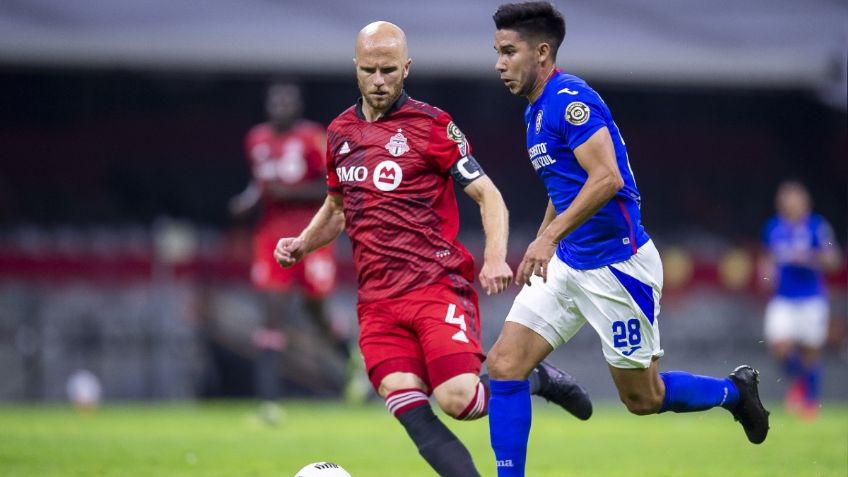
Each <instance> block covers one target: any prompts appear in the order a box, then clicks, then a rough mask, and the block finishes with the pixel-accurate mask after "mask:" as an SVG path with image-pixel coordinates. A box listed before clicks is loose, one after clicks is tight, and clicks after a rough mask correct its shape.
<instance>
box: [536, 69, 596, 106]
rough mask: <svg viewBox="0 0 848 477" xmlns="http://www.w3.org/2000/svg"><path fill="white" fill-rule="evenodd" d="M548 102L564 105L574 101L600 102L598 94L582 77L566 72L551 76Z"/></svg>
mask: <svg viewBox="0 0 848 477" xmlns="http://www.w3.org/2000/svg"><path fill="white" fill-rule="evenodd" d="M551 81H552V84H551V85H550V86H551V89H550V91H551V92H550V93H549V94H546V96H547V98H548V102H550V103H553V104H556V105H559V106H561V107H565V106H566V105H568V104H571V103H574V102H581V103H585V104H602V103H603V101H602V100H601V97H600V95H599V94H598V93H597V91H595V90H594V89H592V87H591V86H589V84H588V83H586V81H585V80H583V78H580V77H579V76H575V75H572V74H568V73H559V74H557V75H556V76H554V77H553V78H551Z"/></svg>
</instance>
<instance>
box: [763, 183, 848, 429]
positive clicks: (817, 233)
mask: <svg viewBox="0 0 848 477" xmlns="http://www.w3.org/2000/svg"><path fill="white" fill-rule="evenodd" d="M775 205H776V207H777V215H775V216H774V217H772V218H771V219H770V220H769V221H768V222H767V223H766V226H765V229H764V230H763V243H764V246H765V248H766V252H767V253H766V254H765V255H764V260H763V262H762V263H761V267H762V269H763V273H764V275H765V277H766V278H770V279H769V280H767V281H766V283H773V284H774V286H775V290H774V297H773V298H772V299H771V301H769V304H768V307H767V308H766V317H765V337H766V341H767V342H768V345H769V348H770V349H771V352H772V354H773V355H774V356H775V357H776V358H777V359H778V361H780V363H781V365H782V366H783V369H784V371H785V373H786V374H787V376H788V377H789V379H790V383H791V384H790V387H789V390H788V392H787V394H786V405H787V408H788V410H789V411H792V412H797V413H800V414H801V415H802V416H803V417H805V418H808V419H812V418H815V417H816V416H817V415H818V409H819V401H820V396H821V384H820V383H821V366H820V364H819V358H820V355H821V349H822V346H823V345H824V342H825V340H826V339H827V329H828V322H829V319H830V307H829V304H828V301H827V295H826V291H825V283H824V276H823V272H824V271H829V270H834V269H836V268H838V267H839V265H840V263H841V260H842V259H841V253H839V247H838V245H837V244H836V241H835V240H834V238H833V230H832V229H831V227H830V225H829V224H828V223H827V221H826V220H825V219H824V218H823V217H822V216H820V215H818V214H814V213H812V208H811V203H810V196H809V194H808V193H807V189H806V188H805V187H804V186H803V185H802V184H801V183H799V182H795V181H787V182H784V183H782V184H781V185H780V186H779V187H778V189H777V196H776V198H775Z"/></svg>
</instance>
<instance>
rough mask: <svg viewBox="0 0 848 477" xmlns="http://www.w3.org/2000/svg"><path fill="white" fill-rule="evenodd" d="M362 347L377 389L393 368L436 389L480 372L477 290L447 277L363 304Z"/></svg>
mask: <svg viewBox="0 0 848 477" xmlns="http://www.w3.org/2000/svg"><path fill="white" fill-rule="evenodd" d="M357 312H358V315H359V327H360V335H359V347H360V350H361V351H362V356H363V358H364V360H365V367H366V369H367V370H368V376H369V378H370V379H371V383H372V384H373V385H374V389H379V387H380V382H381V381H382V380H383V378H385V377H386V376H387V375H388V374H391V373H393V372H409V373H413V374H415V375H417V376H418V377H420V378H421V379H422V380H423V381H424V382H425V383H426V384H427V386H428V388H429V389H430V391H432V389H433V388H435V387H437V386H438V385H439V384H441V383H443V382H445V381H447V380H448V379H450V378H452V377H454V376H457V375H460V374H463V373H468V372H471V373H475V374H476V373H479V372H480V366H481V364H482V362H483V359H484V357H485V355H484V354H483V349H482V347H481V346H480V340H481V329H480V312H479V307H478V304H477V293H476V292H475V291H474V288H472V287H471V285H470V284H469V283H467V282H465V281H464V280H463V283H461V284H457V285H454V284H451V282H450V281H448V280H445V281H443V282H440V283H436V284H433V285H428V286H425V287H422V288H419V289H417V290H413V291H412V292H409V293H407V294H405V295H404V296H402V297H398V298H391V299H386V300H379V301H375V302H370V303H366V304H364V305H363V304H360V305H359V306H357Z"/></svg>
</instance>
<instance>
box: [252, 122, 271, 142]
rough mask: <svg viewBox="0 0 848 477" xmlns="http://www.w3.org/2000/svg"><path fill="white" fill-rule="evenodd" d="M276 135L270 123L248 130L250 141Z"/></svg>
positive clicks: (260, 124)
mask: <svg viewBox="0 0 848 477" xmlns="http://www.w3.org/2000/svg"><path fill="white" fill-rule="evenodd" d="M273 133H274V129H273V128H272V127H271V125H270V124H268V123H259V124H257V125H255V126H253V127H252V128H250V129H248V130H247V138H248V139H258V138H262V137H266V136H270V135H272V134H273Z"/></svg>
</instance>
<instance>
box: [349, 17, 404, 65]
mask: <svg viewBox="0 0 848 477" xmlns="http://www.w3.org/2000/svg"><path fill="white" fill-rule="evenodd" d="M366 52H370V53H376V52H380V53H384V54H393V55H398V56H399V59H400V60H402V61H405V60H406V59H407V58H408V57H409V51H408V50H407V47H406V34H405V33H404V32H403V30H401V29H400V27H399V26H397V25H395V24H394V23H389V22H385V21H377V22H373V23H369V24H368V25H365V28H363V29H362V30H359V34H358V35H356V57H357V58H359V57H360V56H361V55H362V54H364V53H366Z"/></svg>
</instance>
